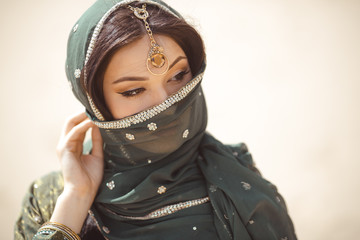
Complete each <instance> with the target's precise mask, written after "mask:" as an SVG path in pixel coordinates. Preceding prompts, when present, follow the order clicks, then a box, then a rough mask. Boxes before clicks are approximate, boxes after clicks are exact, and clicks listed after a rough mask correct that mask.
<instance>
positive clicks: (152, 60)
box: [128, 4, 169, 75]
mask: <svg viewBox="0 0 360 240" xmlns="http://www.w3.org/2000/svg"><path fill="white" fill-rule="evenodd" d="M128 8H129V9H130V10H131V11H133V12H134V15H135V16H136V17H137V18H139V19H141V20H143V21H144V23H145V29H146V31H147V33H148V35H149V38H150V44H151V46H150V50H149V53H148V57H147V59H146V67H147V69H148V71H149V72H150V73H151V74H153V75H163V74H165V73H166V72H167V71H168V70H169V62H168V59H167V57H166V56H165V54H164V49H163V48H162V47H161V46H160V45H159V44H157V43H156V41H155V39H154V36H153V33H152V31H151V29H150V25H149V23H148V22H147V18H148V17H149V13H148V11H146V4H144V5H143V6H142V8H138V7H132V6H130V5H129V6H128ZM150 64H151V65H150ZM165 64H166V67H165V66H164V65H165ZM151 66H153V67H155V68H162V67H165V70H164V71H163V72H159V73H157V72H153V71H152V70H151Z"/></svg>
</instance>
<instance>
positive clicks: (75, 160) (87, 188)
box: [57, 113, 104, 197]
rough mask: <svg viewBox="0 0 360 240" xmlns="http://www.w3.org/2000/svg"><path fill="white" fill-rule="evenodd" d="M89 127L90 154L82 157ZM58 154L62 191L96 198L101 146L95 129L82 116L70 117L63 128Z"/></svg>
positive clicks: (85, 117) (102, 165) (99, 178)
mask: <svg viewBox="0 0 360 240" xmlns="http://www.w3.org/2000/svg"><path fill="white" fill-rule="evenodd" d="M89 128H92V144H93V148H92V152H91V154H89V155H83V154H82V151H83V142H84V139H85V134H86V131H87V130H88V129H89ZM57 154H58V156H59V159H60V164H61V168H62V173H63V176H64V191H70V192H73V191H75V192H77V193H79V194H83V195H89V196H91V197H95V195H96V192H97V189H98V187H99V185H100V182H101V180H102V177H103V167H104V163H103V162H104V161H103V143H102V138H101V135H100V131H99V129H98V127H96V126H95V125H94V124H93V123H92V122H91V121H90V120H89V119H88V117H87V116H86V114H85V113H81V114H77V115H75V116H72V117H70V118H69V119H68V120H67V121H66V124H65V126H64V129H63V131H62V134H61V138H60V141H59V144H58V146H57Z"/></svg>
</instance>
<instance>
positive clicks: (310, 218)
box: [0, 0, 360, 240]
mask: <svg viewBox="0 0 360 240" xmlns="http://www.w3.org/2000/svg"><path fill="white" fill-rule="evenodd" d="M92 2H93V1H91V0H76V1H74V0H61V1H41V0H32V1H28V0H20V1H6V2H5V1H4V0H0V29H1V34H0V35H1V40H0V41H1V42H0V43H1V44H0V53H1V58H0V103H1V120H0V121H1V122H0V123H1V124H0V148H1V149H0V158H1V161H2V167H1V170H0V178H1V179H0V193H1V198H0V208H1V209H0V212H1V216H2V217H1V218H0V229H1V235H2V237H1V239H12V229H13V224H14V221H15V219H16V217H17V215H18V214H19V211H20V203H21V199H22V196H23V195H24V193H25V191H26V189H27V187H28V186H29V184H30V182H31V181H32V180H33V179H35V178H37V177H39V176H41V175H43V174H45V173H47V172H48V171H50V170H55V169H58V168H59V166H58V163H57V159H56V155H55V151H54V149H55V146H56V144H57V140H58V137H59V132H60V129H61V126H62V124H63V121H64V119H65V118H66V117H67V116H68V115H69V114H72V113H74V112H76V111H79V110H82V109H83V108H82V106H81V105H80V104H79V103H78V102H77V101H76V100H75V98H74V97H73V96H72V93H71V92H70V90H69V88H68V86H67V81H66V78H65V73H64V65H65V64H64V62H65V51H66V41H67V35H68V33H69V31H70V29H71V27H72V26H73V24H74V23H75V21H76V20H77V19H78V17H79V16H80V15H81V14H82V12H83V11H84V10H85V9H87V7H88V6H90V4H91V3H92ZM168 2H169V3H170V4H171V5H173V6H174V7H175V8H176V9H178V10H179V11H180V12H181V13H183V14H184V15H185V16H186V17H188V16H191V17H190V21H191V22H192V23H193V24H195V25H196V26H197V27H198V29H199V30H200V32H201V33H202V35H203V37H204V41H205V43H206V47H207V54H208V69H207V73H206V76H205V78H204V89H205V92H206V97H207V101H208V107H209V118H210V120H209V125H208V130H209V131H210V132H212V133H213V134H214V135H215V136H216V137H218V138H219V139H221V140H222V141H224V142H227V143H234V142H239V141H244V142H246V143H247V144H248V146H249V148H250V150H251V152H252V154H253V157H254V158H255V160H256V162H257V165H258V167H259V168H260V170H261V171H262V173H263V175H264V176H265V177H266V178H267V179H269V180H271V181H272V182H273V183H275V184H276V185H277V186H278V188H279V191H280V192H281V193H282V194H283V195H284V197H285V198H286V200H287V204H288V208H289V211H290V214H291V216H292V219H293V221H294V223H295V227H296V231H297V234H298V237H299V239H314V240H317V239H326V240H332V239H357V238H358V236H359V235H360V223H359V220H358V219H359V217H360V208H359V207H358V203H359V202H360V191H359V185H360V184H359V177H358V171H359V165H360V163H359V160H360V159H359V155H360V124H359V122H360V107H359V101H360V94H359V93H360V44H359V43H360V26H359V24H360V1H358V0H302V1H300V0H299V1H288V0H252V1H245V0H222V1H210V0H201V1H200V0H191V1H190V0H181V1H180V0H177V1H176V0H172V1H168Z"/></svg>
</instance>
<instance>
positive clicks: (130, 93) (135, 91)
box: [119, 88, 145, 97]
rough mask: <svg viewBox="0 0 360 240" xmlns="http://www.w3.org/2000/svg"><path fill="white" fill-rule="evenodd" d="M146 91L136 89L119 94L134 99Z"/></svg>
mask: <svg viewBox="0 0 360 240" xmlns="http://www.w3.org/2000/svg"><path fill="white" fill-rule="evenodd" d="M144 90H145V89H144V88H136V89H132V90H129V91H125V92H119V94H121V95H123V96H124V97H134V96H136V95H138V94H139V93H142V92H143V91H144Z"/></svg>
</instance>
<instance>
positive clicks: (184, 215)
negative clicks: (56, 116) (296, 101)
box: [66, 0, 296, 240]
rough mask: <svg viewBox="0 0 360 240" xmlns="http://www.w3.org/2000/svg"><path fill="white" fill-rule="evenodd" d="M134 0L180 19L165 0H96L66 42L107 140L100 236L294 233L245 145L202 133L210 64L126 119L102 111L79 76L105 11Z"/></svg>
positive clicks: (73, 73)
mask: <svg viewBox="0 0 360 240" xmlns="http://www.w3.org/2000/svg"><path fill="white" fill-rule="evenodd" d="M134 2H141V3H146V4H147V5H153V6H156V7H157V8H159V11H164V12H167V13H171V14H173V15H174V16H176V17H177V18H182V17H181V15H180V14H179V13H177V12H176V11H175V10H174V9H172V8H171V7H169V6H168V5H167V4H165V3H164V2H162V1H155V0H154V1H128V0H124V1H119V0H113V1H110V0H98V1H96V2H95V3H94V5H93V6H91V7H90V8H89V9H88V10H87V11H86V12H85V13H84V14H83V15H82V16H81V18H80V19H79V20H78V21H77V22H76V24H75V25H74V26H73V29H72V31H71V33H70V37H69V40H68V52H67V60H66V73H67V78H68V80H69V82H70V85H71V87H72V90H73V93H74V95H75V96H76V97H77V99H78V100H79V101H80V102H81V103H82V104H83V105H84V106H85V108H86V112H87V114H88V116H89V117H90V118H91V120H92V121H93V122H94V123H95V124H96V125H97V126H99V128H100V132H101V135H102V138H103V141H104V161H105V169H104V178H103V181H102V183H101V185H100V188H99V191H98V194H97V197H96V199H95V201H94V204H93V206H92V208H91V210H90V211H89V213H90V215H91V216H92V218H93V219H94V220H95V222H96V224H97V226H98V228H99V230H100V231H101V233H102V234H103V236H104V237H105V238H107V239H129V240H130V239H132V240H133V239H186V238H189V239H239V240H240V239H241V240H243V239H277V240H278V239H288V240H290V239H296V236H295V233H294V228H293V225H292V222H291V220H290V218H289V216H288V214H287V210H286V206H285V204H284V201H283V199H282V197H281V196H280V195H279V194H278V193H277V190H276V188H275V186H274V185H272V184H271V183H269V182H268V181H266V180H265V179H263V178H262V177H261V176H260V175H259V173H258V172H257V170H256V168H255V167H254V163H253V161H252V158H251V155H250V154H249V153H248V151H247V148H246V146H245V145H244V144H240V145H238V146H226V145H223V144H222V143H220V142H219V141H217V140H216V139H214V138H213V137H212V136H210V135H209V134H208V133H206V132H205V130H206V125H207V110H206V104H205V99H204V94H203V92H202V88H201V81H202V79H203V75H204V70H205V62H204V63H203V64H202V67H201V69H200V71H199V72H197V73H195V74H194V78H193V79H192V80H190V81H189V82H188V83H187V84H186V85H185V86H184V87H182V88H181V89H180V90H178V91H177V92H176V93H174V94H173V95H171V96H169V97H168V98H167V99H166V100H165V101H164V102H162V103H160V104H159V105H156V106H152V107H151V108H149V109H146V110H144V111H142V112H139V113H136V114H134V115H132V116H128V117H125V118H123V119H119V120H113V121H106V120H105V119H103V118H102V115H101V112H100V111H99V110H98V109H97V108H96V104H94V102H93V101H92V99H91V97H90V96H89V94H88V93H87V92H86V90H84V88H83V87H82V84H81V82H80V76H81V74H85V75H86V70H87V69H86V63H87V61H88V59H89V56H91V53H92V50H93V48H95V47H96V41H97V37H98V35H99V33H100V32H101V29H102V27H103V25H104V24H105V23H106V20H107V18H108V17H109V16H110V15H111V14H112V13H114V12H116V11H117V10H118V9H120V8H126V7H127V6H128V5H129V4H134ZM129 14H132V12H131V11H130V10H129ZM149 18H151V16H150V17H149ZM150 27H151V23H150Z"/></svg>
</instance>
